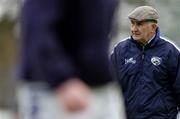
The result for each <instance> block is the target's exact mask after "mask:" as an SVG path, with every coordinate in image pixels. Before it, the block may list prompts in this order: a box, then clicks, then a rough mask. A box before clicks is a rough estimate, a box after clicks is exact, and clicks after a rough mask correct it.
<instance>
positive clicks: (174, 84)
mask: <svg viewBox="0 0 180 119" xmlns="http://www.w3.org/2000/svg"><path fill="white" fill-rule="evenodd" d="M158 17H159V15H158V12H157V10H156V9H154V8H153V7H151V6H140V7H138V8H136V9H135V10H133V11H132V12H131V13H130V14H129V19H130V21H131V37H129V38H127V39H125V40H123V41H122V42H120V43H119V44H118V45H117V46H116V47H115V48H114V52H113V53H112V55H111V61H112V63H113V65H114V68H115V70H116V74H117V77H118V80H119V82H120V84H121V86H122V92H123V95H124V98H125V103H126V109H127V116H128V119H176V115H177V113H178V110H179V108H180V52H179V50H178V49H177V47H176V46H175V45H174V44H173V43H172V42H170V41H169V40H167V39H165V38H163V37H160V31H159V27H158V24H157V22H158Z"/></svg>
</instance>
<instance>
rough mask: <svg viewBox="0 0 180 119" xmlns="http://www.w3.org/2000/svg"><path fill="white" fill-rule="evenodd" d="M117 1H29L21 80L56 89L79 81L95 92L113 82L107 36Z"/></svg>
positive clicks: (24, 10) (23, 18)
mask: <svg viewBox="0 0 180 119" xmlns="http://www.w3.org/2000/svg"><path fill="white" fill-rule="evenodd" d="M116 5H117V0H25V4H24V5H23V8H22V13H21V26H22V27H21V31H22V41H23V42H22V48H21V51H22V53H21V61H20V62H21V66H20V76H21V78H22V79H23V80H26V81H42V82H47V83H48V84H50V86H51V87H52V88H55V87H57V86H58V85H60V84H61V83H62V82H64V81H65V80H66V79H68V78H71V77H80V78H81V79H82V80H83V81H84V82H86V83H87V84H88V85H90V86H99V85H103V84H106V83H108V82H109V81H111V80H112V78H111V74H110V72H109V69H108V65H109V61H108V46H109V38H108V34H109V32H110V29H111V22H112V18H113V13H114V10H115V6H116Z"/></svg>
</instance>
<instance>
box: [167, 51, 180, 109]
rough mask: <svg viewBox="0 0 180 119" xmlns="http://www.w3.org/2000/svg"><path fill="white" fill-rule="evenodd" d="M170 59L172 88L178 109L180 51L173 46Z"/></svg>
mask: <svg viewBox="0 0 180 119" xmlns="http://www.w3.org/2000/svg"><path fill="white" fill-rule="evenodd" d="M170 59H171V61H170V62H169V66H170V70H171V72H172V73H171V74H172V75H171V77H172V78H173V79H175V81H174V83H173V88H174V91H175V94H176V98H177V103H178V108H179V110H180V52H179V51H178V50H177V49H176V48H175V49H174V51H173V52H172V53H171V56H170Z"/></svg>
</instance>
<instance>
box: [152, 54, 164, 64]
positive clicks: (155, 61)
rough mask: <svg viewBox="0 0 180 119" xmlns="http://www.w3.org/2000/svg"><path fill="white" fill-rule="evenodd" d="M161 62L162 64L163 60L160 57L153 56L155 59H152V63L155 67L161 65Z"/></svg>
mask: <svg viewBox="0 0 180 119" xmlns="http://www.w3.org/2000/svg"><path fill="white" fill-rule="evenodd" d="M161 62H162V59H161V58H160V57H157V56H153V57H152V58H151V63H152V64H153V65H155V66H158V65H160V64H161Z"/></svg>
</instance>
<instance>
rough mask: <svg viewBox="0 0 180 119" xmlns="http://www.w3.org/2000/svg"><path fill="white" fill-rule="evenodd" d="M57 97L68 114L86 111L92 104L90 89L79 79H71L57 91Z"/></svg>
mask: <svg viewBox="0 0 180 119" xmlns="http://www.w3.org/2000/svg"><path fill="white" fill-rule="evenodd" d="M57 96H58V99H59V101H60V103H61V104H62V105H63V106H64V109H65V110H66V111H68V112H78V111H84V110H86V109H87V108H88V106H89V103H90V97H91V91H90V88H89V87H88V86H87V85H86V84H85V83H84V82H82V81H81V80H80V79H78V78H71V79H69V80H67V81H66V82H65V83H63V84H62V85H61V86H60V87H59V88H58V89H57Z"/></svg>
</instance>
